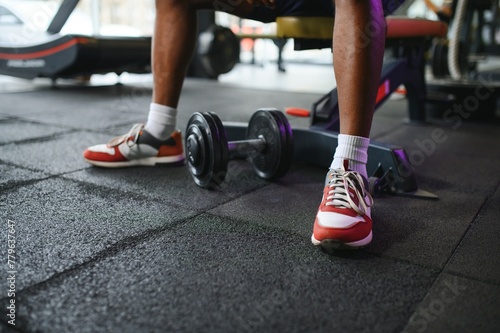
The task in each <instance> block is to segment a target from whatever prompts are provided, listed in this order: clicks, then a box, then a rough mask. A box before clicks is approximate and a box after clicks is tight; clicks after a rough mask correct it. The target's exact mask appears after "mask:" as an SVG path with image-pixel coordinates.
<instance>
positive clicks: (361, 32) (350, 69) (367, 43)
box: [333, 0, 385, 138]
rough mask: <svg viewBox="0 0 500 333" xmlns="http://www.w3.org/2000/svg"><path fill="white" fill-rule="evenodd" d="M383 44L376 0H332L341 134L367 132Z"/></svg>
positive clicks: (370, 120)
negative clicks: (333, 5)
mask: <svg viewBox="0 0 500 333" xmlns="http://www.w3.org/2000/svg"><path fill="white" fill-rule="evenodd" d="M384 46H385V19H384V15H383V9H382V5H381V3H380V0H335V28H334V32H333V59H334V68H335V77H336V80H337V87H338V97H339V108H340V133H342V134H348V135H356V136H362V137H366V138H368V137H369V135H370V129H371V123H372V117H373V110H374V106H375V99H376V96H377V90H378V85H379V80H380V72H381V68H382V61H383V56H384Z"/></svg>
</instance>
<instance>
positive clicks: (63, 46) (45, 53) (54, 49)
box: [0, 38, 89, 60]
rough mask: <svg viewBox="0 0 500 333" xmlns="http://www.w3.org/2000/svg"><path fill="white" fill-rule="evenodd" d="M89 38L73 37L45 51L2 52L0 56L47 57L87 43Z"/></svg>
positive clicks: (8, 57) (13, 58) (18, 57)
mask: <svg viewBox="0 0 500 333" xmlns="http://www.w3.org/2000/svg"><path fill="white" fill-rule="evenodd" d="M88 42H89V40H88V39H87V38H73V39H70V40H69V41H67V42H65V43H63V44H60V45H57V46H54V47H52V48H50V49H47V50H43V51H37V52H30V53H18V54H11V53H0V58H2V59H7V60H27V59H36V58H42V57H46V56H49V55H52V54H54V53H57V52H60V51H63V50H65V49H68V48H70V47H72V46H73V45H76V44H87V43H88Z"/></svg>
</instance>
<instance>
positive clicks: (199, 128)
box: [185, 109, 293, 188]
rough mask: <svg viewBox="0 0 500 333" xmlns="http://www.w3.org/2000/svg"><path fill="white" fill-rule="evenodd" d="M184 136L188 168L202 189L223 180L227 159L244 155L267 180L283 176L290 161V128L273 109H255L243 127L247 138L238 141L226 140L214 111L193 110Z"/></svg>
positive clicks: (291, 146)
mask: <svg viewBox="0 0 500 333" xmlns="http://www.w3.org/2000/svg"><path fill="white" fill-rule="evenodd" d="M185 137H186V139H185V147H186V160H187V163H188V170H189V172H190V173H191V175H192V177H193V179H194V181H195V183H196V184H197V185H198V186H200V187H203V188H213V187H216V186H219V185H220V184H221V183H222V182H223V181H224V179H225V177H226V174H227V167H228V162H229V159H230V158H237V157H239V158H241V157H247V158H248V160H249V161H250V162H251V163H252V165H253V168H254V170H255V172H256V173H257V175H258V176H259V177H261V178H263V179H267V180H273V179H277V178H280V177H283V176H284V175H285V174H286V173H287V172H288V170H289V169H290V166H291V164H292V157H293V134H292V129H291V126H290V124H289V123H288V120H287V119H286V117H285V115H284V114H283V113H281V112H280V111H278V110H276V109H260V110H258V111H257V112H255V113H254V114H253V115H252V117H251V118H250V121H249V123H248V127H247V128H246V138H245V139H244V140H239V141H228V135H227V134H226V130H225V128H224V126H223V124H222V122H221V120H220V119H219V117H218V116H217V115H216V114H215V113H213V112H202V113H200V112H196V113H194V114H193V115H192V116H191V118H190V119H189V122H188V125H187V129H186V134H185ZM229 137H230V136H229Z"/></svg>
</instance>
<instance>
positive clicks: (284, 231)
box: [205, 209, 311, 243]
mask: <svg viewBox="0 0 500 333" xmlns="http://www.w3.org/2000/svg"><path fill="white" fill-rule="evenodd" d="M205 214H206V215H209V216H212V217H215V218H218V219H221V220H222V223H225V220H230V221H231V223H238V225H242V226H251V227H254V228H255V227H256V228H259V229H261V230H262V231H266V232H267V231H271V232H279V233H280V234H284V235H290V236H293V237H296V238H300V239H304V240H307V242H308V243H310V241H311V240H310V237H306V236H303V235H301V234H300V233H298V232H293V231H290V230H287V229H283V228H279V227H273V226H270V225H264V224H260V223H254V222H252V221H248V220H245V219H242V218H238V217H234V216H229V215H224V214H219V213H216V212H213V209H210V210H209V211H206V212H205ZM273 234H274V233H273Z"/></svg>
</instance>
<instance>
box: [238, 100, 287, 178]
mask: <svg viewBox="0 0 500 333" xmlns="http://www.w3.org/2000/svg"><path fill="white" fill-rule="evenodd" d="M261 136H262V137H263V138H264V140H265V142H266V147H265V148H264V150H263V151H260V152H253V153H250V155H249V159H250V161H251V162H252V164H253V167H254V170H255V172H256V173H257V174H258V175H259V177H261V178H264V179H276V178H280V177H283V176H284V175H285V174H286V173H287V172H288V170H289V169H290V166H291V164H292V159H293V135H292V128H291V126H290V124H289V123H288V120H287V119H286V117H285V115H284V114H283V113H282V112H280V111H278V110H276V109H261V110H259V111H257V112H255V113H254V114H253V115H252V117H251V118H250V121H249V123H248V129H247V139H248V140H251V139H258V138H259V137H261Z"/></svg>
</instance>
